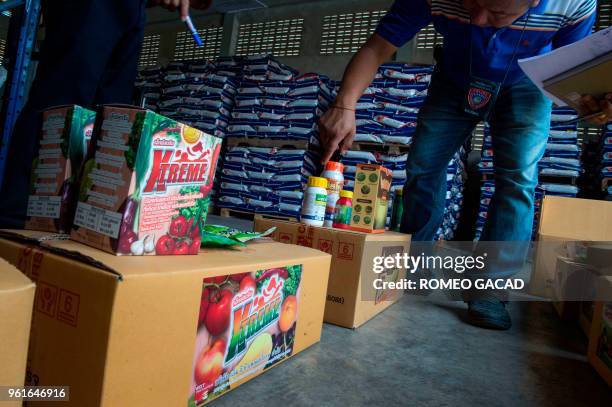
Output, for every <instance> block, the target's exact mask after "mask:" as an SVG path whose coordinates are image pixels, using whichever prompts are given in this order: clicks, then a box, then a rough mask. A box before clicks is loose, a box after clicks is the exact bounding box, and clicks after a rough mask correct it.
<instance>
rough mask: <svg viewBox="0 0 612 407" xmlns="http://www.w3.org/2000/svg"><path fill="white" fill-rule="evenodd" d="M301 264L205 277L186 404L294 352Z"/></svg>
mask: <svg viewBox="0 0 612 407" xmlns="http://www.w3.org/2000/svg"><path fill="white" fill-rule="evenodd" d="M301 276H302V266H301V265H294V266H287V267H282V268H274V269H268V270H260V271H257V272H254V273H242V274H233V275H230V276H219V277H212V278H207V279H204V282H203V289H202V300H201V302H200V313H199V319H198V331H197V337H196V347H195V354H194V361H193V366H194V367H193V369H194V373H193V378H192V382H191V392H190V393H191V397H190V399H189V401H188V407H196V406H201V405H203V404H205V403H207V402H209V401H210V400H213V399H215V398H217V397H218V396H220V395H222V394H223V393H225V392H227V391H229V390H231V389H233V388H235V387H237V386H238V385H240V384H242V383H244V382H246V381H248V380H250V379H251V378H253V377H254V376H255V375H257V374H259V373H260V372H262V371H263V370H265V369H267V368H269V367H271V366H273V365H275V364H277V363H278V362H280V361H281V360H283V359H285V358H287V357H289V356H291V354H292V353H293V342H294V339H295V327H296V323H297V319H298V316H297V315H298V300H297V299H298V298H299V294H298V291H299V287H300V280H301Z"/></svg>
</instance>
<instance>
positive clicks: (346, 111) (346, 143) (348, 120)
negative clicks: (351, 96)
mask: <svg viewBox="0 0 612 407" xmlns="http://www.w3.org/2000/svg"><path fill="white" fill-rule="evenodd" d="M319 132H320V136H321V145H322V146H323V155H322V157H321V162H322V163H323V164H325V163H327V162H328V161H329V160H330V159H331V158H332V156H333V155H334V153H335V152H336V151H337V150H340V153H345V152H346V151H347V150H348V149H349V148H350V147H351V145H352V144H353V139H354V138H355V133H356V132H357V128H356V126H355V110H354V109H353V108H350V107H344V106H337V107H335V106H331V107H330V108H329V110H328V111H327V112H326V113H325V114H324V115H323V117H321V120H320V121H319Z"/></svg>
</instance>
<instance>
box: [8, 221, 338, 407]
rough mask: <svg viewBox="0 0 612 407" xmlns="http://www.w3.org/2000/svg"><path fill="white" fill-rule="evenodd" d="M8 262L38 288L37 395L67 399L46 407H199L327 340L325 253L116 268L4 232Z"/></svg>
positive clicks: (123, 260) (132, 262)
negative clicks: (41, 390) (63, 391)
mask: <svg viewBox="0 0 612 407" xmlns="http://www.w3.org/2000/svg"><path fill="white" fill-rule="evenodd" d="M0 256H2V257H4V258H6V259H7V260H8V261H9V262H11V263H13V264H15V265H17V266H19V267H20V268H21V269H22V270H23V272H24V273H25V274H26V275H28V276H30V278H32V279H33V280H36V281H37V288H36V290H37V295H36V299H37V300H36V303H35V307H34V314H33V324H32V326H33V330H32V335H31V337H32V339H31V345H30V350H29V356H28V373H29V374H28V377H29V378H30V382H29V383H28V384H30V385H32V384H34V383H35V384H37V385H40V386H50V385H62V386H69V388H70V395H69V401H57V402H53V401H48V402H45V406H47V405H48V406H59V407H61V406H65V407H70V406H75V407H82V406H102V407H115V406H149V407H156V406H159V407H195V406H201V405H204V404H206V403H208V402H209V401H211V400H214V399H216V398H217V397H219V396H221V395H223V394H225V393H226V392H228V391H230V390H233V389H235V388H236V387H238V386H239V385H241V384H243V383H245V382H247V381H249V380H251V379H253V378H254V377H256V376H258V375H259V374H261V373H263V372H265V371H267V370H268V369H270V368H273V367H275V366H277V365H278V364H279V363H281V362H283V361H285V360H287V359H288V358H290V357H293V356H294V355H296V354H297V353H299V352H301V351H303V350H304V349H306V348H308V347H310V346H312V345H314V344H315V343H317V342H318V341H319V340H320V337H321V329H322V325H323V310H324V307H325V293H326V289H327V280H328V277H329V266H330V260H331V256H329V255H328V254H326V253H322V252H320V251H317V250H313V249H309V248H305V247H299V246H294V247H292V248H291V249H290V250H287V246H285V245H282V244H280V243H276V242H262V243H253V244H249V246H248V247H245V248H242V249H240V250H221V249H208V250H202V251H201V252H200V254H199V255H194V256H181V257H171V256H158V257H150V256H148V257H147V256H143V257H137V256H123V257H118V256H115V255H113V254H109V253H105V252H103V251H100V250H98V249H95V248H92V247H89V246H86V245H83V244H81V243H78V242H74V241H70V240H52V239H50V236H45V235H44V234H42V233H41V232H31V231H25V232H19V231H13V232H6V231H5V232H4V238H0ZM28 326H29V325H28ZM1 351H2V350H1V349H0V352H1Z"/></svg>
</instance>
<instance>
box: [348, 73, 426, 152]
mask: <svg viewBox="0 0 612 407" xmlns="http://www.w3.org/2000/svg"><path fill="white" fill-rule="evenodd" d="M432 72H433V67H431V66H426V67H413V66H409V65H407V64H401V63H390V64H384V65H382V66H381V67H380V68H379V70H378V72H377V74H376V77H375V79H374V81H373V82H372V84H371V85H370V86H369V87H368V88H367V89H366V90H365V92H364V95H363V96H362V97H361V98H360V99H359V102H358V103H357V106H356V119H357V134H356V136H355V141H357V142H371V143H380V144H382V143H396V144H402V145H410V142H411V140H412V135H413V134H414V131H415V129H416V118H417V114H418V111H419V108H420V107H421V106H422V104H423V102H424V101H425V97H426V96H427V88H428V86H429V82H430V81H431V73H432Z"/></svg>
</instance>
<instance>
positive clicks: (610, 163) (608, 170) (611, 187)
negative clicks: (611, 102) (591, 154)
mask: <svg viewBox="0 0 612 407" xmlns="http://www.w3.org/2000/svg"><path fill="white" fill-rule="evenodd" d="M601 144H602V147H601V151H602V160H601V164H602V167H601V188H602V190H603V192H604V195H605V198H604V199H606V200H607V201H612V123H608V124H607V125H606V126H605V127H604V132H603V137H602V142H601Z"/></svg>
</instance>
